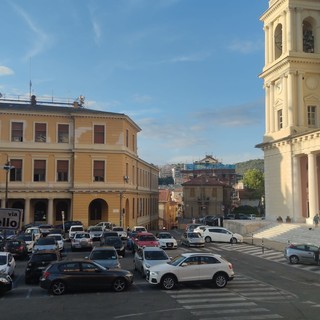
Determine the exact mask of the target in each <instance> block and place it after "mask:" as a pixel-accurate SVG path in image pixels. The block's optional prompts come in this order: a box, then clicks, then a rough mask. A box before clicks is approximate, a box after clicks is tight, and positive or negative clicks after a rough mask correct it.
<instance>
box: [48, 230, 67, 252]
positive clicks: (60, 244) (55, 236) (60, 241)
mask: <svg viewBox="0 0 320 320" xmlns="http://www.w3.org/2000/svg"><path fill="white" fill-rule="evenodd" d="M47 238H53V239H54V240H56V242H57V245H58V249H59V250H60V251H63V250H64V238H63V236H62V234H61V233H49V234H48V235H47Z"/></svg>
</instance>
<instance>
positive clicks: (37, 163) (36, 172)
mask: <svg viewBox="0 0 320 320" xmlns="http://www.w3.org/2000/svg"><path fill="white" fill-rule="evenodd" d="M45 180H46V160H34V167H33V181H45Z"/></svg>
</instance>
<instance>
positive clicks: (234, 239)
mask: <svg viewBox="0 0 320 320" xmlns="http://www.w3.org/2000/svg"><path fill="white" fill-rule="evenodd" d="M237 242H238V241H237V239H236V238H231V239H230V243H233V244H234V243H237Z"/></svg>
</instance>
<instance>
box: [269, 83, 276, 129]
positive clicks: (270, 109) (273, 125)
mask: <svg viewBox="0 0 320 320" xmlns="http://www.w3.org/2000/svg"><path fill="white" fill-rule="evenodd" d="M269 114H270V132H274V131H275V123H274V121H275V120H274V117H275V115H274V83H271V84H270V98H269Z"/></svg>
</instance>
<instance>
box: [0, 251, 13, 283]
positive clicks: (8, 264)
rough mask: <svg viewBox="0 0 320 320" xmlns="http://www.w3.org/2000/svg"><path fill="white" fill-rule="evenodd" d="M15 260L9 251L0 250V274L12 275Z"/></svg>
mask: <svg viewBox="0 0 320 320" xmlns="http://www.w3.org/2000/svg"><path fill="white" fill-rule="evenodd" d="M15 267H16V261H15V259H14V257H13V255H12V254H11V253H10V252H0V274H8V275H9V276H10V277H14V269H15Z"/></svg>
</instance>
